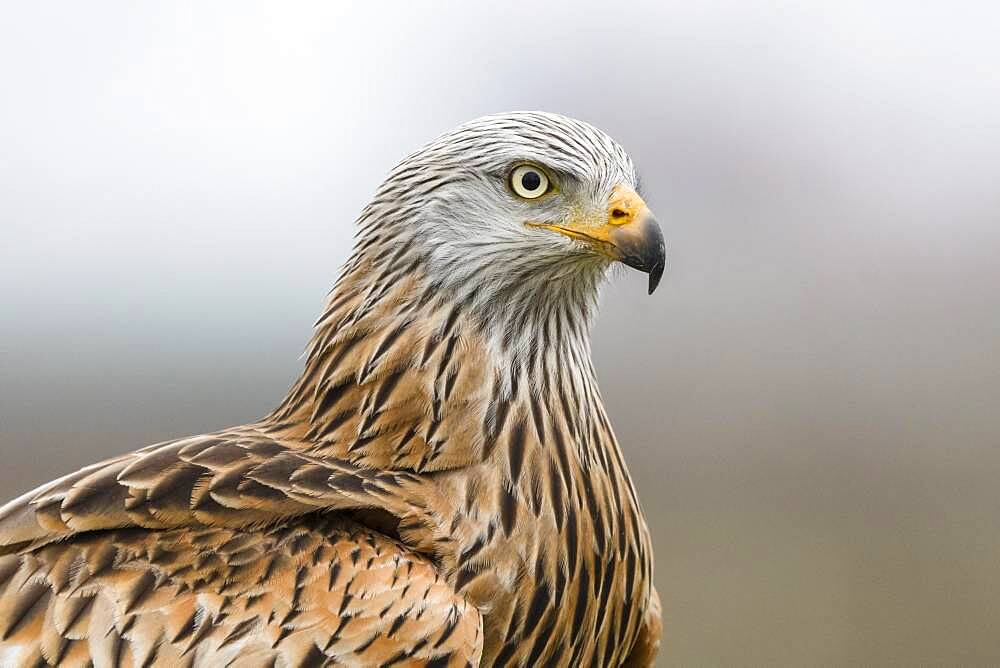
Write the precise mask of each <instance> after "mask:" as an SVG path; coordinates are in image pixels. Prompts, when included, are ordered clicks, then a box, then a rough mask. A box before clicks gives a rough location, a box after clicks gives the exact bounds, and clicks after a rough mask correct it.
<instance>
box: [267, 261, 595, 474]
mask: <svg viewBox="0 0 1000 668" xmlns="http://www.w3.org/2000/svg"><path fill="white" fill-rule="evenodd" d="M389 264H390V265H391V263H389ZM382 266H383V265H382V264H380V263H378V262H376V261H374V260H373V259H372V258H371V257H370V256H369V255H366V254H364V253H361V254H359V255H356V256H355V257H354V258H352V260H351V261H350V262H349V263H348V265H347V267H346V268H345V271H344V274H343V275H342V277H341V278H340V280H339V281H338V282H337V285H336V286H335V288H334V290H333V291H332V292H331V295H330V298H329V300H328V302H327V306H326V309H325V310H324V312H323V315H322V316H321V317H320V319H319V321H318V322H317V325H316V328H315V332H314V336H313V338H312V340H311V342H310V345H309V349H308V356H307V362H306V365H305V369H304V371H303V373H302V375H301V377H300V378H299V379H298V381H297V382H296V383H295V384H294V385H293V387H292V388H291V390H290V391H289V394H288V395H287V397H286V398H285V400H284V402H283V403H282V404H281V405H280V406H279V408H278V409H277V410H276V411H275V412H274V413H273V414H272V415H271V416H270V419H271V420H272V422H277V423H283V424H286V425H291V424H296V425H299V426H300V430H302V432H303V433H301V436H302V437H303V441H304V443H307V444H310V447H315V448H317V449H319V450H322V451H323V452H329V453H332V454H334V455H336V456H338V457H343V456H348V457H349V458H350V459H352V460H353V461H358V462H359V463H362V464H368V465H372V466H378V467H389V466H401V465H403V464H405V468H413V469H417V470H440V469H444V468H455V467H458V466H465V465H469V464H472V463H476V462H481V461H485V460H487V459H489V458H490V457H493V456H494V455H495V452H496V446H497V444H498V443H502V442H506V441H509V440H510V439H511V438H512V434H511V430H512V429H514V428H520V427H516V425H521V426H522V427H523V425H525V424H531V423H535V429H536V432H537V433H539V434H540V433H542V432H543V431H544V429H545V426H544V425H545V421H546V419H548V420H549V421H550V422H551V421H555V420H557V419H558V421H559V422H560V423H562V424H564V425H565V428H566V429H567V430H568V431H566V432H565V433H568V434H573V435H575V436H578V438H574V439H572V440H571V442H569V441H567V443H566V444H565V447H566V448H567V449H571V450H575V451H576V452H575V454H574V456H575V457H579V458H580V460H581V461H589V460H591V459H592V458H593V457H595V456H606V455H602V454H601V453H600V452H599V451H600V450H601V449H602V448H606V447H607V446H609V445H613V443H614V437H613V436H612V434H611V431H610V425H609V424H608V422H607V418H606V417H605V414H604V410H603V407H602V406H601V401H600V395H599V392H598V390H597V382H596V375H595V372H594V368H593V365H592V363H591V359H590V343H589V335H590V325H591V320H592V316H593V312H594V308H595V302H596V292H597V283H598V280H599V275H598V274H597V273H596V272H591V274H589V275H587V274H579V275H575V276H562V277H549V279H550V280H548V281H546V282H544V287H545V289H544V290H543V289H542V287H541V285H542V284H539V283H531V284H526V285H523V286H522V287H523V288H524V289H522V290H518V289H517V286H514V285H507V286H504V288H503V289H497V287H496V286H494V288H493V290H492V292H491V295H492V299H491V300H490V301H488V302H487V301H484V300H483V299H482V298H481V296H480V295H478V294H476V292H475V290H474V289H471V290H466V291H464V292H462V291H455V290H453V289H451V288H450V287H449V286H447V285H443V284H442V283H441V281H435V280H433V279H432V278H430V277H429V276H428V274H427V272H426V271H423V270H421V268H420V267H419V266H418V267H412V266H411V267H409V268H406V269H407V270H406V271H402V270H399V269H396V270H393V269H383V268H381V267H382ZM588 276H589V278H588ZM572 279H575V280H572ZM546 416H548V418H546ZM469 425H475V426H478V429H475V428H472V427H470V426H469ZM539 430H542V431H539ZM410 432H413V433H410ZM513 437H514V438H516V434H514V435H513ZM393 438H396V439H397V441H402V442H403V444H402V445H399V444H398V443H394V444H389V443H388V441H389V440H391V439H393ZM515 447H516V446H515ZM376 451H377V452H376ZM404 451H405V452H404ZM411 455H412V456H411Z"/></svg>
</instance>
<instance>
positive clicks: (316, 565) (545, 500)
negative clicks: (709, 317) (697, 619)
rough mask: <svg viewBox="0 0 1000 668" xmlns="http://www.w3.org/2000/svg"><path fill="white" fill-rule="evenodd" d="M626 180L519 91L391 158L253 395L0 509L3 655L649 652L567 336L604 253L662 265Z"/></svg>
mask: <svg viewBox="0 0 1000 668" xmlns="http://www.w3.org/2000/svg"><path fill="white" fill-rule="evenodd" d="M637 181H638V179H637V175H636V170H635V167H634V166H633V163H632V161H631V159H630V158H629V155H628V154H627V153H626V152H625V151H624V150H623V149H622V148H621V147H620V146H619V145H618V144H617V143H616V142H615V141H614V140H612V139H611V138H610V137H609V136H608V135H606V134H605V133H603V132H602V131H600V130H598V129H596V128H594V127H592V126H591V125H588V124H586V123H583V122H581V121H577V120H573V119H570V118H566V117H563V116H559V115H555V114H549V113H541V112H517V113H509V114H501V115H494V116H487V117H484V118H480V119H478V120H474V121H471V122H469V123H466V124H464V125H462V126H459V127H458V128H457V129H455V130H453V131H451V132H449V133H447V134H445V135H443V136H441V137H439V138H438V139H436V140H434V141H432V142H431V143H430V144H428V145H427V146H425V147H424V148H422V149H420V150H418V151H417V152H415V153H413V154H411V155H410V156H409V157H407V158H405V159H404V160H403V161H402V162H401V163H400V164H399V165H398V166H397V167H395V168H394V169H393V170H392V171H391V172H390V173H389V175H388V177H387V178H386V180H385V182H384V183H383V184H382V185H381V186H380V187H379V188H378V190H377V191H376V193H375V195H374V198H373V199H372V200H371V202H370V203H369V204H368V205H367V206H366V207H365V209H364V210H363V212H362V213H361V216H360V218H359V221H358V225H359V231H358V235H357V240H356V244H355V247H354V251H353V254H352V255H351V256H350V259H349V260H348V261H347V263H346V265H345V266H344V268H343V270H342V272H341V275H340V277H339V279H338V280H337V282H336V284H335V286H334V288H333V290H332V291H331V293H330V296H329V300H328V302H327V304H326V307H325V310H324V311H323V313H322V315H321V316H320V318H319V320H318V321H317V324H316V327H315V331H314V335H313V337H312V339H311V342H310V344H309V347H308V354H307V360H306V363H305V368H304V371H303V372H302V375H301V377H300V378H299V379H298V380H297V381H296V382H295V383H294V385H293V386H292V388H291V389H290V390H289V392H288V394H287V396H286V397H285V398H284V400H283V401H281V402H280V404H279V405H278V406H277V408H276V409H275V410H274V411H273V412H271V413H270V414H269V415H267V416H266V417H264V418H262V419H260V420H259V421H257V422H254V423H252V424H246V425H242V426H238V427H233V428H230V429H223V430H221V431H218V432H215V433H210V434H203V435H199V436H192V437H188V438H181V439H178V440H174V441H168V442H164V443H159V444H156V445H151V446H148V447H145V448H143V449H140V450H136V451H134V452H131V453H129V454H125V455H122V456H119V457H114V458H112V459H109V460H107V461H103V462H101V463H98V464H94V465H92V466H88V467H86V468H84V469H82V470H80V471H77V472H76V473H72V474H70V475H67V476H65V477H63V478H60V479H58V480H55V481H53V482H50V483H48V484H45V485H43V486H41V487H39V488H37V489H35V490H33V491H31V492H28V493H27V494H25V495H23V496H21V497H20V498H18V499H16V500H14V501H11V502H10V503H8V504H7V505H5V506H3V508H0V546H2V547H0V665H2V666H35V665H53V666H54V665H58V666H88V665H93V666H132V667H136V668H138V667H139V666H150V665H163V666H171V667H176V666H230V665H232V666H312V665H344V666H388V665H399V666H476V665H487V666H537V665H546V666H549V665H551V666H585V665H587V666H590V665H596V666H620V665H650V664H651V663H652V661H653V657H654V656H655V654H656V651H657V649H658V646H659V636H660V603H659V599H658V597H657V594H656V591H655V590H654V587H653V572H652V571H653V555H652V549H651V542H650V537H649V532H648V530H647V527H646V523H645V521H644V519H643V515H642V511H641V510H640V505H639V500H638V498H637V495H636V491H635V489H634V487H633V484H632V482H631V480H630V477H629V473H628V470H627V468H626V466H625V462H624V459H623V456H622V451H621V449H620V447H619V444H618V442H617V440H616V439H615V436H614V433H613V431H612V428H611V424H610V422H609V420H608V416H607V414H606V412H605V409H604V406H603V405H602V400H601V395H600V392H599V390H598V386H597V379H596V374H595V370H594V367H593V365H592V363H591V355H590V343H589V330H590V327H591V323H592V321H593V319H594V314H595V309H596V297H597V292H598V288H599V286H600V284H601V282H602V280H603V279H604V278H605V275H606V274H607V273H608V269H609V267H610V266H611V265H612V264H613V263H615V262H621V263H623V264H625V265H628V266H630V267H634V268H637V269H639V270H641V271H643V272H646V273H648V275H649V291H650V292H652V291H653V289H654V288H655V287H656V285H657V283H658V281H659V279H660V276H661V274H662V273H663V267H664V258H665V249H664V243H663V237H662V235H661V232H660V228H659V226H658V225H657V223H656V221H655V220H654V218H653V216H652V215H651V213H650V211H649V209H648V208H647V206H646V204H645V203H644V202H643V200H642V199H641V197H640V196H639V195H638V194H637V189H638V184H637Z"/></svg>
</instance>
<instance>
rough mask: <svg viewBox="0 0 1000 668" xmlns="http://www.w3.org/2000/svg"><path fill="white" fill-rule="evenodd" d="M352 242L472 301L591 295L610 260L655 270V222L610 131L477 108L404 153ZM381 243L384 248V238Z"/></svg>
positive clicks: (520, 302)
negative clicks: (479, 112) (472, 116)
mask: <svg viewBox="0 0 1000 668" xmlns="http://www.w3.org/2000/svg"><path fill="white" fill-rule="evenodd" d="M360 224H361V229H362V232H361V241H360V242H359V248H360V249H362V250H364V249H368V250H370V251H372V252H373V253H378V254H379V255H380V256H381V257H390V256H393V253H394V251H393V248H395V249H397V250H396V251H395V252H397V253H398V255H399V257H398V258H397V259H396V260H395V261H396V262H403V263H405V262H407V261H412V264H413V265H414V266H417V265H419V268H420V269H422V271H423V272H424V274H425V275H426V276H427V278H428V281H429V284H430V285H431V286H432V289H434V290H435V291H450V292H452V293H455V296H456V297H457V298H459V299H461V300H463V301H464V302H465V303H469V304H472V305H474V306H478V307H479V309H480V310H491V309H492V310H497V309H500V310H503V309H506V310H507V311H510V310H512V309H513V310H518V309H521V308H523V307H524V304H525V302H526V301H533V302H535V303H539V302H545V301H546V298H547V297H550V296H552V295H556V294H559V295H564V296H565V295H570V296H571V297H572V296H575V297H576V298H578V299H579V300H580V301H582V302H588V303H589V302H591V301H592V300H593V296H594V295H596V288H597V286H598V285H599V284H600V282H601V280H602V279H603V277H604V276H605V274H606V270H607V269H608V267H609V266H610V265H612V264H613V263H615V262H620V263H622V264H624V265H627V266H629V267H633V268H635V269H638V270H640V271H643V272H646V273H647V274H648V275H649V292H650V293H652V292H653V290H654V289H655V288H656V286H657V284H658V282H659V280H660V277H661V275H662V273H663V269H664V263H665V247H664V242H663V236H662V234H661V232H660V228H659V225H658V224H657V222H656V220H655V219H654V218H653V215H652V213H651V212H650V210H649V208H648V207H647V206H646V203H645V202H644V201H643V199H642V197H640V195H639V193H638V178H637V175H636V170H635V167H634V166H633V164H632V160H631V159H630V157H629V155H628V154H627V153H626V152H625V150H624V149H623V148H622V147H621V146H619V145H618V143H616V142H615V141H614V140H613V139H611V137H609V136H608V135H607V134H605V133H604V132H602V131H600V130H598V129H597V128H595V127H593V126H591V125H589V124H587V123H584V122H582V121H578V120H574V119H571V118H567V117H565V116H560V115H556V114H550V113H541V112H515V113H506V114H498V115H493V116H486V117H483V118H479V119H476V120H474V121H471V122H469V123H466V124H464V125H461V126H459V127H458V128H456V129H454V130H453V131H451V132H448V133H446V134H444V135H442V136H441V137H438V138H437V139H436V140H434V141H432V142H431V143H430V144H428V145H427V146H425V147H423V148H422V149H420V150H418V151H416V152H415V153H413V154H412V155H410V156H409V157H407V158H406V159H404V160H403V161H402V162H401V163H400V164H399V165H398V166H397V167H396V168H395V169H394V170H393V171H392V172H391V173H390V174H389V176H388V177H387V179H386V181H385V183H384V184H383V185H382V187H381V188H380V189H379V190H378V192H377V193H376V196H375V198H374V200H373V201H372V203H371V204H370V205H369V206H368V208H367V209H366V210H365V212H364V214H363V215H362V217H361V221H360ZM387 246H388V247H387Z"/></svg>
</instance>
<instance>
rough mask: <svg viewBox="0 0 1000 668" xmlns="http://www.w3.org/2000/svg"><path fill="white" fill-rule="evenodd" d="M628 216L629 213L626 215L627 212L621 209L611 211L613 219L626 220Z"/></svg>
mask: <svg viewBox="0 0 1000 668" xmlns="http://www.w3.org/2000/svg"><path fill="white" fill-rule="evenodd" d="M627 215H628V214H627V213H625V212H624V211H623V210H621V209H612V210H611V217H612V218H624V217H625V216H627Z"/></svg>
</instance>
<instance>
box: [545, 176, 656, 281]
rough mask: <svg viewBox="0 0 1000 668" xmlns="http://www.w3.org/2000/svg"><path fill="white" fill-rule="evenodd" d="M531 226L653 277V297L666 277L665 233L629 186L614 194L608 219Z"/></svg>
mask: <svg viewBox="0 0 1000 668" xmlns="http://www.w3.org/2000/svg"><path fill="white" fill-rule="evenodd" d="M529 225H531V226H532V227H543V228H545V229H548V230H552V231H553V232H558V233H560V234H563V235H565V236H567V237H570V238H571V239H576V240H578V241H583V242H584V243H587V244H589V245H591V246H592V247H594V249H595V250H597V251H598V252H600V253H601V254H603V255H605V256H607V257H609V258H611V259H612V260H617V261H618V262H621V263H622V264H624V265H627V266H629V267H632V268H633V269H638V270H639V271H642V272H645V273H647V274H649V294H653V291H654V290H656V286H657V285H659V283H660V278H661V277H662V276H663V268H664V266H665V265H666V261H667V250H666V245H665V244H664V242H663V233H662V232H661V231H660V226H659V224H658V223H657V222H656V219H655V218H654V217H653V214H652V213H650V211H649V207H647V206H646V203H645V202H644V201H642V198H641V197H639V195H638V194H637V193H636V192H635V190H633V189H632V188H630V187H628V186H626V185H617V186H615V188H614V190H612V191H611V197H610V198H609V199H608V210H607V218H606V219H602V220H598V221H594V222H592V221H589V220H580V221H576V220H574V221H571V222H568V223H565V224H562V225H556V224H549V223H529Z"/></svg>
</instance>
